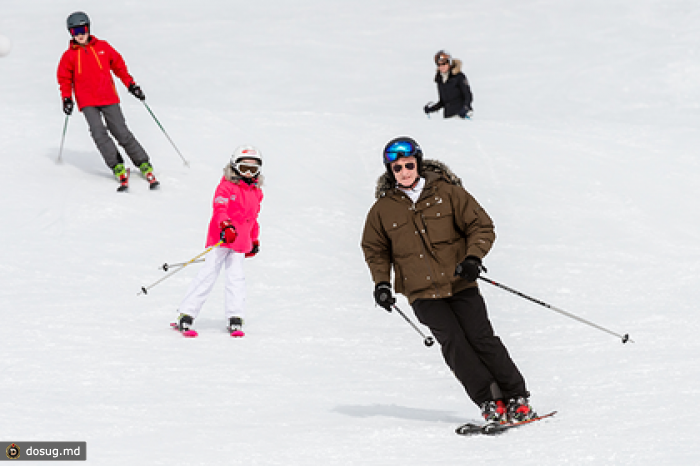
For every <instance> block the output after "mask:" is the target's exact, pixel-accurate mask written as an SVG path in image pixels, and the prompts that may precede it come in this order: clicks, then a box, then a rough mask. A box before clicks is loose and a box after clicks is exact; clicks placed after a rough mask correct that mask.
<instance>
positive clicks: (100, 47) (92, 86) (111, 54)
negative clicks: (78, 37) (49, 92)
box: [57, 36, 134, 110]
mask: <svg viewBox="0 0 700 466" xmlns="http://www.w3.org/2000/svg"><path fill="white" fill-rule="evenodd" d="M112 72H114V74H115V75H117V77H118V78H119V79H121V81H122V82H123V83H124V85H125V86H126V87H129V85H130V84H131V83H133V82H134V78H132V77H131V75H130V74H129V71H128V70H127V68H126V63H125V62H124V59H123V58H122V56H121V55H119V52H117V51H116V50H114V48H112V46H111V45H109V44H108V43H107V41H104V40H100V39H98V38H96V37H95V36H90V40H89V41H88V43H87V44H86V45H80V44H78V43H77V42H76V41H75V40H71V42H70V46H69V47H68V50H66V51H65V52H64V53H63V56H62V57H61V61H60V62H59V64H58V72H57V77H58V85H59V87H60V89H61V98H62V99H65V98H66V97H72V95H73V93H74V92H75V100H76V101H77V103H78V108H79V109H80V110H82V109H83V107H96V106H103V105H112V104H118V103H119V95H118V94H117V89H116V88H115V87H114V79H112Z"/></svg>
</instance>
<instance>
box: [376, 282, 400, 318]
mask: <svg viewBox="0 0 700 466" xmlns="http://www.w3.org/2000/svg"><path fill="white" fill-rule="evenodd" d="M374 300H375V301H376V302H377V304H379V305H380V306H381V307H383V308H384V309H386V310H387V312H391V305H392V304H395V303H396V298H394V297H393V296H392V295H391V285H390V284H389V282H379V283H377V286H375V287H374Z"/></svg>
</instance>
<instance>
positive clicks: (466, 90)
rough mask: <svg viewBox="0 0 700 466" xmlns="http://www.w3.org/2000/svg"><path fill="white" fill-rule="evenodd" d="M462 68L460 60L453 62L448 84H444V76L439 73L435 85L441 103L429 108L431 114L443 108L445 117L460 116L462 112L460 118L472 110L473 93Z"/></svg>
mask: <svg viewBox="0 0 700 466" xmlns="http://www.w3.org/2000/svg"><path fill="white" fill-rule="evenodd" d="M461 67H462V63H461V62H460V61H459V60H454V61H453V65H452V67H451V68H450V74H449V75H448V76H449V77H448V78H447V82H442V75H441V74H440V72H439V71H438V72H437V74H436V75H435V83H436V84H437V87H438V94H439V96H440V101H439V102H438V103H436V104H435V105H433V106H431V107H428V110H429V111H430V112H437V111H438V110H440V109H441V108H443V109H444V110H443V115H444V117H445V118H450V117H453V116H455V115H459V114H460V112H462V115H460V116H463V115H464V114H465V113H466V112H468V111H469V110H471V109H472V91H471V88H470V87H469V81H467V77H466V76H465V75H464V73H462V71H461Z"/></svg>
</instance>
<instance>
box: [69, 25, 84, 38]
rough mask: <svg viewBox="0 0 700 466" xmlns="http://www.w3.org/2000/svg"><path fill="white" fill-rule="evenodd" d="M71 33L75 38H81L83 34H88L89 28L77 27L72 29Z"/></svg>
mask: <svg viewBox="0 0 700 466" xmlns="http://www.w3.org/2000/svg"><path fill="white" fill-rule="evenodd" d="M70 33H71V35H72V36H73V37H75V36H79V35H81V34H87V33H88V27H87V26H76V27H74V28H70Z"/></svg>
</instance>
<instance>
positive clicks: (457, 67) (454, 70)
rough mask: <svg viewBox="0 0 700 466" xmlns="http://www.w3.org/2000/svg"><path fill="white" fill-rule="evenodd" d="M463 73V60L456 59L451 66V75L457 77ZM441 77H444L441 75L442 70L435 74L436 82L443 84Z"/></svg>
mask: <svg viewBox="0 0 700 466" xmlns="http://www.w3.org/2000/svg"><path fill="white" fill-rule="evenodd" d="M461 72H462V60H459V59H457V58H455V59H454V60H452V64H451V65H450V74H451V75H457V74H459V73H461ZM441 76H442V75H441V74H440V69H438V70H437V72H436V73H435V82H442V77H441ZM438 80H439V81H438Z"/></svg>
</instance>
